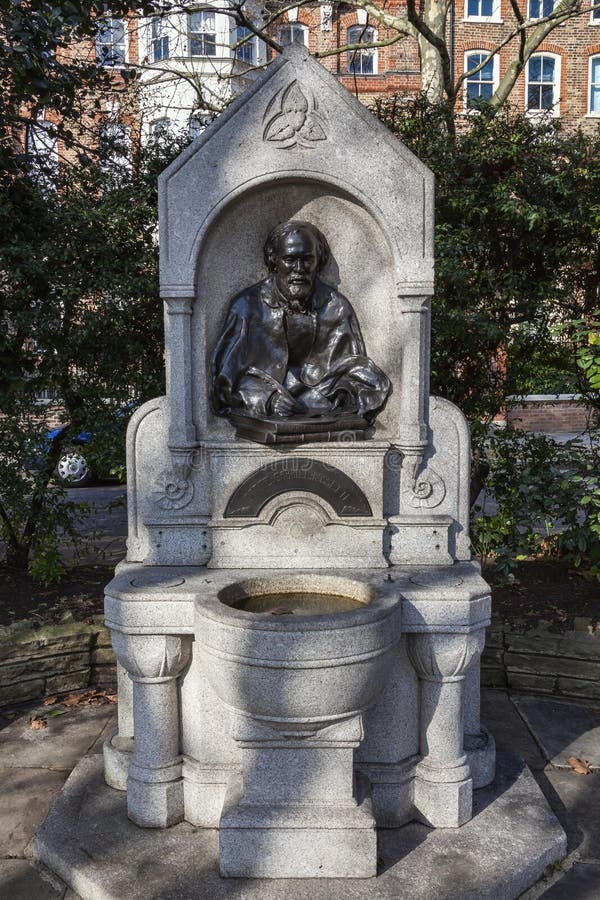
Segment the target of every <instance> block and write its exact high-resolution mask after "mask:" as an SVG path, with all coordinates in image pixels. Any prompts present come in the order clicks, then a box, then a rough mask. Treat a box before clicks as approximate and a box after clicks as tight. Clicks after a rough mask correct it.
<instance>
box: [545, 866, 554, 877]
mask: <svg viewBox="0 0 600 900" xmlns="http://www.w3.org/2000/svg"><path fill="white" fill-rule="evenodd" d="M553 875H554V866H553V865H552V864H550V865H549V866H546V868H545V869H544V871H543V872H542V878H552V876H553Z"/></svg>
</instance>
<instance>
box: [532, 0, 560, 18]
mask: <svg viewBox="0 0 600 900" xmlns="http://www.w3.org/2000/svg"><path fill="white" fill-rule="evenodd" d="M533 2H534V0H527V19H528V20H529V21H531V22H537V21H538V20H539V19H545V18H546V16H550V15H552V13H553V12H554V10H555V9H556V0H551V2H552V9H551V10H550V12H549V13H545V12H544V11H543V10H542V14H541V16H532V15H531V4H532V3H533ZM535 2H536V3H539V4H540V6H543V5H544V3H545V2H546V0H535Z"/></svg>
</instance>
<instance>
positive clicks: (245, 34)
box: [235, 25, 258, 66]
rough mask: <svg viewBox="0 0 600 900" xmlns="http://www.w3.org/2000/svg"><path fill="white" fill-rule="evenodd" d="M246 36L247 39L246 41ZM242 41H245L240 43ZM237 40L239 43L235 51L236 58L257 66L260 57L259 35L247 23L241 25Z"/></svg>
mask: <svg viewBox="0 0 600 900" xmlns="http://www.w3.org/2000/svg"><path fill="white" fill-rule="evenodd" d="M244 38H247V40H245V41H244ZM240 41H244V43H243V44H240ZM235 42H236V44H239V46H238V47H237V48H236V51H235V58H236V59H239V61H240V62H243V63H246V65H248V66H255V65H256V61H257V59H258V38H257V36H256V35H255V34H254V33H253V32H252V31H250V29H249V28H246V26H245V25H239V26H238V28H237V30H236V33H235Z"/></svg>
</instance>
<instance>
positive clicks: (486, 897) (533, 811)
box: [36, 754, 566, 900]
mask: <svg viewBox="0 0 600 900" xmlns="http://www.w3.org/2000/svg"><path fill="white" fill-rule="evenodd" d="M125 803H126V798H125V795H124V794H123V793H122V792H120V791H114V790H111V789H110V788H108V787H106V785H105V784H104V781H103V778H102V760H101V759H100V758H99V757H98V756H92V755H90V756H88V757H86V758H84V759H83V760H82V761H81V762H80V763H79V765H78V766H77V768H76V769H75V771H74V772H73V774H72V775H71V777H70V778H69V780H68V782H67V784H66V785H65V789H64V791H63V792H62V793H61V795H60V797H59V798H58V799H57V802H56V804H55V805H54V807H53V808H52V810H51V812H50V815H49V816H48V818H47V819H46V821H45V823H44V825H43V826H42V828H41V829H40V831H39V832H38V835H37V837H36V852H37V853H38V854H39V855H40V856H41V858H42V859H43V861H44V862H45V863H46V864H47V865H51V866H52V867H53V868H54V869H55V870H56V871H58V873H59V875H60V876H61V877H62V878H64V879H65V880H67V881H70V883H71V886H72V887H73V889H74V890H76V891H77V892H78V893H79V894H80V895H81V897H82V898H83V900H123V898H125V897H126V898H127V900H148V897H149V896H151V897H152V900H190V898H192V897H193V898H194V900H281V898H282V897H285V898H286V900H398V898H400V897H402V898H410V900H433V898H435V900H514V898H515V897H517V896H519V894H520V893H521V892H522V891H523V890H524V889H525V888H527V887H528V886H529V885H531V884H532V883H533V882H534V881H535V880H536V879H537V878H538V877H539V876H540V875H541V873H542V871H543V869H544V868H545V867H546V866H547V865H548V864H550V863H553V862H555V861H556V860H558V859H560V858H562V857H563V856H564V852H565V844H566V841H565V837H564V833H563V832H562V829H561V828H560V827H559V825H558V822H557V820H556V818H555V817H554V815H553V814H552V813H551V811H550V809H549V807H548V806H547V804H546V802H545V801H544V799H543V797H542V795H541V792H540V791H539V789H538V788H537V786H536V784H535V782H534V780H533V778H532V776H531V774H530V773H529V772H528V770H527V769H526V768H525V767H524V766H523V763H522V761H521V760H519V758H518V757H516V756H515V755H508V754H507V755H504V756H500V758H499V774H498V780H497V784H496V786H495V787H494V788H485V789H483V790H481V791H477V792H476V795H475V809H474V812H475V815H474V818H473V819H472V821H471V822H469V823H467V824H466V825H463V826H462V828H459V829H429V828H426V827H425V826H424V825H419V824H417V823H412V824H411V825H408V826H406V827H404V828H401V829H388V830H384V831H383V832H382V833H381V835H380V851H379V855H380V857H381V859H382V871H381V874H380V875H379V876H378V878H377V879H319V880H315V879H307V880H304V881H303V880H297V879H289V880H286V881H284V882H282V881H280V880H277V879H272V880H261V879H253V880H245V879H240V878H235V879H223V878H220V876H219V874H218V861H217V860H218V834H217V832H216V831H215V830H211V829H204V830H203V829H197V828H194V827H193V826H191V825H189V823H185V822H184V823H182V824H180V825H175V826H173V827H171V828H167V829H153V828H137V827H136V826H135V825H133V823H131V822H130V821H129V820H128V819H127V816H126V811H125ZM517 811H518V814H517ZM150 884H151V885H152V890H151V891H149V885H150ZM72 900H75V898H72Z"/></svg>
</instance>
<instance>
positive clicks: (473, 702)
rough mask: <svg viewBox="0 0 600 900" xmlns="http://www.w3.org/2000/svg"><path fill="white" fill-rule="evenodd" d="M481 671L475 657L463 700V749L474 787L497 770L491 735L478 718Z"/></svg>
mask: <svg viewBox="0 0 600 900" xmlns="http://www.w3.org/2000/svg"><path fill="white" fill-rule="evenodd" d="M480 673H481V670H480V667H479V658H477V659H476V660H475V661H474V662H473V664H472V665H471V666H470V668H469V670H468V672H467V674H466V676H465V687H464V701H463V706H464V731H465V738H464V743H465V752H466V754H467V759H468V761H469V768H470V769H471V778H472V779H473V789H474V790H477V789H478V788H482V787H486V785H488V784H491V782H492V781H493V780H494V775H495V774H496V745H495V742H494V738H493V737H492V735H491V734H490V733H489V731H488V730H487V728H486V727H485V725H483V723H482V722H481V720H480V710H481V702H480V696H481V677H480Z"/></svg>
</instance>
